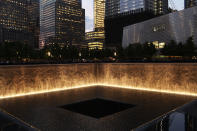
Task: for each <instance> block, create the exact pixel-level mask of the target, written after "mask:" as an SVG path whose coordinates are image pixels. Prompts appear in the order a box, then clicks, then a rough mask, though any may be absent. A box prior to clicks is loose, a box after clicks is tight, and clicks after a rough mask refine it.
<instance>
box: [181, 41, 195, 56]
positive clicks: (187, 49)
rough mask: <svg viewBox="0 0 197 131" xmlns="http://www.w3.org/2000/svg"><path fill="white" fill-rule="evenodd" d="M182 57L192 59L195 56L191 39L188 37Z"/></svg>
mask: <svg viewBox="0 0 197 131" xmlns="http://www.w3.org/2000/svg"><path fill="white" fill-rule="evenodd" d="M183 52H184V56H188V57H192V56H194V55H195V45H194V40H193V37H189V38H188V39H187V41H186V43H185V45H184V48H183Z"/></svg>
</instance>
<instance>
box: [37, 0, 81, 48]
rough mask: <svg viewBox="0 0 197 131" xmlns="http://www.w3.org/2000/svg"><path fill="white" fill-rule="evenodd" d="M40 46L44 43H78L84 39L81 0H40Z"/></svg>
mask: <svg viewBox="0 0 197 131" xmlns="http://www.w3.org/2000/svg"><path fill="white" fill-rule="evenodd" d="M40 4H41V5H40V10H41V11H40V48H42V47H43V46H45V45H46V44H53V43H58V44H66V45H70V44H78V43H81V42H82V41H83V40H84V39H85V10H84V9H82V8H81V0H41V3H40Z"/></svg>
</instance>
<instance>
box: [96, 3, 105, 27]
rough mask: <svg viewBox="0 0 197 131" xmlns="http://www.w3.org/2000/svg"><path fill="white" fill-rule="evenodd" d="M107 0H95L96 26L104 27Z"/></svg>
mask: <svg viewBox="0 0 197 131" xmlns="http://www.w3.org/2000/svg"><path fill="white" fill-rule="evenodd" d="M104 18H105V0H94V28H95V29H98V28H104Z"/></svg>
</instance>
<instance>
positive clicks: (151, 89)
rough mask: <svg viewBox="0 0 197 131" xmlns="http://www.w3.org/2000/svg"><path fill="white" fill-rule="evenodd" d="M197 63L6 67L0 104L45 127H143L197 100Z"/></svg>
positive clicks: (0, 76) (0, 75) (0, 71)
mask: <svg viewBox="0 0 197 131" xmlns="http://www.w3.org/2000/svg"><path fill="white" fill-rule="evenodd" d="M196 65H197V64H138V63H136V64H67V65H36V66H1V67H0V109H2V110H5V111H6V112H8V113H10V114H11V115H13V116H14V117H16V118H18V119H20V120H22V121H24V122H25V123H28V124H30V125H32V126H33V127H35V128H38V129H41V130H58V131H60V130H69V131H70V130H87V131H91V130H100V131H103V130H117V131H119V130H121V131H122V130H123V131H124V130H125V131H127V130H131V129H136V128H137V127H140V129H141V125H143V124H144V123H146V122H149V121H151V120H153V119H156V118H158V117H160V116H162V115H164V114H166V113H168V112H170V111H172V110H175V109H179V108H180V107H182V106H183V105H184V104H187V103H190V102H191V101H193V100H195V99H196V97H197V80H196V78H197V66H196ZM93 107H94V108H93ZM111 107H113V108H111ZM99 108H100V109H99ZM193 108H195V107H192V109H193ZM156 125H157V124H156ZM153 127H155V126H153ZM137 129H138V128H137ZM143 129H144V127H143Z"/></svg>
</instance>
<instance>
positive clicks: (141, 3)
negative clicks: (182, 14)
mask: <svg viewBox="0 0 197 131" xmlns="http://www.w3.org/2000/svg"><path fill="white" fill-rule="evenodd" d="M135 10H140V11H147V10H148V11H152V12H154V14H155V15H158V14H166V13H168V0H106V17H108V16H113V15H117V14H121V13H125V12H128V11H135Z"/></svg>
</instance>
